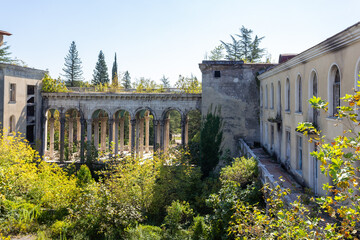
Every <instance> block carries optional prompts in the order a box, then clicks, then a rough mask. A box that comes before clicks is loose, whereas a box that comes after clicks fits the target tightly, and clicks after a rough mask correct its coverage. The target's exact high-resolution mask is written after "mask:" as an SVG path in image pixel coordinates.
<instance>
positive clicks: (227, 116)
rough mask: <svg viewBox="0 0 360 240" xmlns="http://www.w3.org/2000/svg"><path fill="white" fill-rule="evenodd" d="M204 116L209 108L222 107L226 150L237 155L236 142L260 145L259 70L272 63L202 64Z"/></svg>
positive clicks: (217, 62) (225, 62)
mask: <svg viewBox="0 0 360 240" xmlns="http://www.w3.org/2000/svg"><path fill="white" fill-rule="evenodd" d="M199 66H200V70H201V72H202V114H203V115H206V113H207V112H208V110H209V109H210V107H211V106H212V107H213V109H214V107H216V106H217V107H221V116H222V118H223V122H224V127H223V132H224V140H223V147H224V149H230V151H231V153H232V155H233V156H235V155H236V153H237V152H236V147H237V139H239V138H243V139H244V140H245V141H246V142H247V143H248V144H249V145H253V144H254V142H260V122H259V101H260V100H259V83H258V80H257V78H256V76H257V74H258V72H259V71H264V70H265V69H267V68H269V67H271V66H273V65H272V64H244V63H243V62H242V61H203V62H202V63H201V64H199Z"/></svg>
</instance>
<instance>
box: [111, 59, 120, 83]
mask: <svg viewBox="0 0 360 240" xmlns="http://www.w3.org/2000/svg"><path fill="white" fill-rule="evenodd" d="M111 81H112V85H113V86H118V85H119V81H118V70H117V61H116V53H115V59H114V63H113V67H112V71H111Z"/></svg>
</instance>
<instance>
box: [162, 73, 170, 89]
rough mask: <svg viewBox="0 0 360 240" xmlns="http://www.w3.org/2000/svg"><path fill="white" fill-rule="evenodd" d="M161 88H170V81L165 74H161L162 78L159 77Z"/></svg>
mask: <svg viewBox="0 0 360 240" xmlns="http://www.w3.org/2000/svg"><path fill="white" fill-rule="evenodd" d="M160 81H161V83H162V85H163V88H170V81H169V78H167V77H165V75H163V76H162V78H161V79H160Z"/></svg>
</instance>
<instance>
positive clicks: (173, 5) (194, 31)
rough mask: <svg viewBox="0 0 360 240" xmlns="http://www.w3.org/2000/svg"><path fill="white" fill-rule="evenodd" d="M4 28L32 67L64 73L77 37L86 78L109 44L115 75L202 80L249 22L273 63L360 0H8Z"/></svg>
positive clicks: (350, 16) (359, 15) (351, 15)
mask: <svg viewBox="0 0 360 240" xmlns="http://www.w3.org/2000/svg"><path fill="white" fill-rule="evenodd" d="M0 6H1V10H2V11H1V13H0V30H4V31H8V32H10V33H12V34H13V35H12V36H9V37H7V36H5V41H6V42H7V43H8V45H10V51H11V52H12V57H16V58H18V59H21V60H23V61H24V62H25V63H26V64H27V65H28V66H29V67H32V68H37V69H43V70H48V71H49V72H50V75H51V76H52V77H53V78H57V77H59V76H61V74H62V73H63V71H62V68H63V67H64V58H65V56H66V55H67V54H68V51H69V47H70V44H71V42H72V41H75V43H76V46H77V49H78V52H79V56H80V58H81V60H82V66H83V72H84V73H83V77H84V78H85V80H86V81H91V79H92V74H93V70H94V68H95V64H96V62H97V59H98V55H99V51H100V50H102V51H103V52H104V55H105V60H106V63H107V66H108V69H109V75H110V76H111V68H112V65H113V61H114V54H115V53H116V54H117V61H118V71H119V72H124V71H129V73H130V76H131V77H132V80H134V79H136V78H140V77H145V78H151V79H152V80H155V81H157V82H158V83H160V78H161V77H162V76H163V75H165V76H166V77H169V78H170V82H171V84H174V83H175V82H176V80H177V79H178V76H179V75H183V76H190V75H191V74H193V75H195V76H197V77H198V79H201V72H200V70H199V65H198V64H199V63H201V62H202V60H203V59H204V56H205V53H206V52H208V53H209V52H210V51H211V50H212V49H213V48H214V47H215V46H217V45H219V44H220V40H223V41H224V42H230V40H231V39H230V34H237V33H239V28H241V26H245V27H246V28H250V29H252V30H253V31H254V34H257V35H258V36H265V38H264V40H263V41H262V43H261V45H260V47H263V48H266V51H267V52H268V54H271V58H272V61H273V62H277V60H278V57H279V54H281V53H300V52H302V51H304V50H306V49H308V48H310V47H312V46H314V45H316V44H318V43H320V42H321V41H323V40H325V39H326V38H328V37H331V36H332V35H334V34H336V33H338V32H340V31H342V30H344V29H345V28H347V27H349V26H351V25H353V24H355V23H357V22H358V21H360V1H359V0H343V1H335V0H311V1H310V0H302V1H295V0H292V1H289V0H272V1H269V0H257V1H249V0H247V1H243V0H221V1H220V0H181V1H180V0H177V1H175V0H151V1H150V0H132V1H124V0H112V1H110V0H102V1H100V0H61V1H55V0H42V1H41V0H31V1H29V0H12V1H6V0H0Z"/></svg>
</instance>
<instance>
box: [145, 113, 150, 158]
mask: <svg viewBox="0 0 360 240" xmlns="http://www.w3.org/2000/svg"><path fill="white" fill-rule="evenodd" d="M149 120H150V117H149V115H148V116H146V117H145V152H147V153H148V152H149V142H150V139H149V138H150V122H149Z"/></svg>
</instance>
